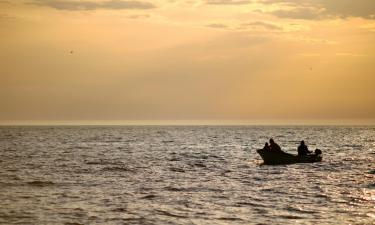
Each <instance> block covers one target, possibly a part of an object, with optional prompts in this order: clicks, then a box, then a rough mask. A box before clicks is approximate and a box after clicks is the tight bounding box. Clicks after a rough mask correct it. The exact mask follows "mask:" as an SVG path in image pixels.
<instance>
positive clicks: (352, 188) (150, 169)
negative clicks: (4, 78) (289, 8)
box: [0, 126, 375, 225]
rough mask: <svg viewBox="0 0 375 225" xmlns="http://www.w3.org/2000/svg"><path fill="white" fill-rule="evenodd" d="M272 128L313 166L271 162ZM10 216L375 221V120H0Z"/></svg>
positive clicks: (0, 163)
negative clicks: (38, 123)
mask: <svg viewBox="0 0 375 225" xmlns="http://www.w3.org/2000/svg"><path fill="white" fill-rule="evenodd" d="M270 137H273V138H274V139H275V140H276V142H277V143H279V144H280V145H281V147H282V148H283V149H284V150H286V151H288V152H291V153H293V152H294V153H296V147H297V145H298V142H299V141H300V140H302V139H304V140H305V141H306V142H307V144H308V145H309V147H310V149H312V150H314V149H315V148H319V149H321V150H322V151H323V161H322V162H320V163H314V164H293V165H282V166H266V165H261V163H262V160H261V158H260V157H259V155H257V153H256V149H258V148H261V147H263V145H264V142H265V141H267V140H268V138H270ZM0 203H1V204H0V224H66V225H68V224H70V225H73V224H375V127H371V126H367V127H344V126H342V127H340V126H338V127H336V126H294V127H283V126H112V127H110V126H109V127H99V126H82V127H80V126H72V127H63V126H60V127H0Z"/></svg>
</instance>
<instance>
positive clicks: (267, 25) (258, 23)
mask: <svg viewBox="0 0 375 225" xmlns="http://www.w3.org/2000/svg"><path fill="white" fill-rule="evenodd" d="M241 26H243V27H262V28H265V29H267V30H282V29H283V28H282V27H280V26H277V25H275V24H273V23H269V22H264V21H254V22H249V23H243V24H242V25H241Z"/></svg>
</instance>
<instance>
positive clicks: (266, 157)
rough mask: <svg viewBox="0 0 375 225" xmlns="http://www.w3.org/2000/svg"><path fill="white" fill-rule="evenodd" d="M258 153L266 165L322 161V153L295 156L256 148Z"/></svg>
mask: <svg viewBox="0 0 375 225" xmlns="http://www.w3.org/2000/svg"><path fill="white" fill-rule="evenodd" d="M257 152H258V154H259V155H260V156H261V157H262V159H263V161H264V164H266V165H280V164H294V163H314V162H320V161H322V158H323V156H322V154H311V155H306V156H301V157H300V156H297V155H293V154H289V153H286V152H282V151H280V152H272V151H270V150H265V149H258V150H257Z"/></svg>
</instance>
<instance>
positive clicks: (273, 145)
mask: <svg viewBox="0 0 375 225" xmlns="http://www.w3.org/2000/svg"><path fill="white" fill-rule="evenodd" d="M270 150H271V151H273V152H282V151H281V148H280V146H279V145H278V144H276V143H275V141H274V140H273V139H272V138H271V139H270Z"/></svg>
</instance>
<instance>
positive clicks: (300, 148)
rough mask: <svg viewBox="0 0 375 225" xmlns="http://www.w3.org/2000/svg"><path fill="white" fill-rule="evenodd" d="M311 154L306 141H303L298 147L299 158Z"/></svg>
mask: <svg viewBox="0 0 375 225" xmlns="http://www.w3.org/2000/svg"><path fill="white" fill-rule="evenodd" d="M310 153H311V152H310V151H309V149H308V147H307V145H305V142H304V141H301V144H300V145H299V146H298V156H304V155H308V154H310Z"/></svg>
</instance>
